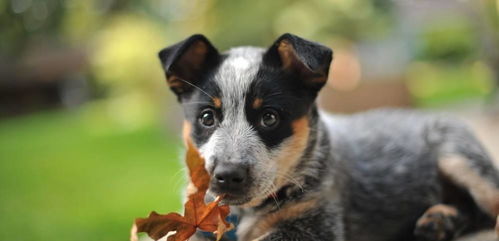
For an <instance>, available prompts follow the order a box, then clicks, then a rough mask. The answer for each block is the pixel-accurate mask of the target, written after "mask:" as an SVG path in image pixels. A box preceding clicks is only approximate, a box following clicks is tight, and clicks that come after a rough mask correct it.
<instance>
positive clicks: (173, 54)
mask: <svg viewBox="0 0 499 241" xmlns="http://www.w3.org/2000/svg"><path fill="white" fill-rule="evenodd" d="M158 55H159V58H160V59H161V63H162V65H163V68H164V70H165V74H166V81H167V82H168V85H169V86H170V89H171V90H172V91H173V92H174V93H175V94H176V95H177V97H178V99H179V100H180V99H181V98H180V97H181V95H182V94H185V93H188V92H190V91H191V90H192V89H193V88H194V86H196V85H197V84H199V81H200V80H201V79H202V75H203V74H204V73H205V72H206V71H207V70H208V69H209V68H210V67H213V66H215V65H216V64H217V63H218V61H219V59H220V55H219V54H218V51H217V49H215V47H213V45H211V43H210V42H209V41H208V39H207V38H206V37H205V36H203V35H201V34H195V35H192V36H190V37H189V38H187V39H185V40H184V41H181V42H179V43H176V44H174V45H172V46H169V47H167V48H165V49H163V50H161V51H160V52H159V54H158Z"/></svg>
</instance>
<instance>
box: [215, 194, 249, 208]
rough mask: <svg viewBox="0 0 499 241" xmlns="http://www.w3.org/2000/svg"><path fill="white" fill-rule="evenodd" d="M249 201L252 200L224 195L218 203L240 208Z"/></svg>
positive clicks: (247, 197)
mask: <svg viewBox="0 0 499 241" xmlns="http://www.w3.org/2000/svg"><path fill="white" fill-rule="evenodd" d="M251 199H252V198H251V197H249V196H246V195H245V196H238V195H231V194H225V195H224V196H223V199H222V201H221V202H220V203H221V204H223V205H233V206H240V205H244V204H246V203H248V202H250V201H251Z"/></svg>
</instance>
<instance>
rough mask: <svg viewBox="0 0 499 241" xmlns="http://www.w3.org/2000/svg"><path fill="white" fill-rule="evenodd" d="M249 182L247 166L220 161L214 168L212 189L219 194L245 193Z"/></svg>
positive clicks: (236, 194)
mask: <svg viewBox="0 0 499 241" xmlns="http://www.w3.org/2000/svg"><path fill="white" fill-rule="evenodd" d="M248 183H249V177H248V167H247V166H244V165H239V164H230V163H220V164H218V165H217V166H216V167H215V169H214V170H213V178H212V189H213V191H215V192H217V193H219V194H227V195H229V196H240V195H244V194H245V189H246V187H247V186H248Z"/></svg>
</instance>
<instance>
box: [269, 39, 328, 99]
mask: <svg viewBox="0 0 499 241" xmlns="http://www.w3.org/2000/svg"><path fill="white" fill-rule="evenodd" d="M332 59H333V51H332V50H331V49H330V48H328V47H326V46H323V45H321V44H318V43H315V42H311V41H308V40H305V39H302V38H300V37H298V36H296V35H293V34H289V33H286V34H283V35H282V36H281V37H279V38H278V39H277V40H276V41H275V43H274V44H273V45H272V46H271V47H270V48H269V49H268V50H267V52H266V53H265V55H264V57H263V62H264V64H267V65H270V66H273V67H276V68H281V69H282V70H284V71H286V72H288V73H291V74H296V75H298V77H299V78H300V79H301V81H302V82H303V84H304V85H305V86H306V87H309V88H311V89H313V90H315V91H318V90H320V89H321V88H322V87H323V86H324V84H325V83H326V81H327V77H328V73H329V65H330V64H331V60H332Z"/></svg>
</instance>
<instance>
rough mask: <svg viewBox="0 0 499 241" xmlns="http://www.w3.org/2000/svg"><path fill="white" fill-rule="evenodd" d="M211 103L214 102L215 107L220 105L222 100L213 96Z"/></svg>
mask: <svg viewBox="0 0 499 241" xmlns="http://www.w3.org/2000/svg"><path fill="white" fill-rule="evenodd" d="M213 104H215V107H216V108H220V107H222V100H221V99H220V98H218V97H213Z"/></svg>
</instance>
